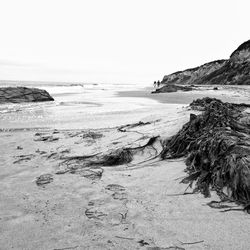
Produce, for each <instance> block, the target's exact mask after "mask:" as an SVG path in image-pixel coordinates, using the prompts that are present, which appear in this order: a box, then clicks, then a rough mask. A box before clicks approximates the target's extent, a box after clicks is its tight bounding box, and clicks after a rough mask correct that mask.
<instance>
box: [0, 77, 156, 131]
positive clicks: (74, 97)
mask: <svg viewBox="0 0 250 250" xmlns="http://www.w3.org/2000/svg"><path fill="white" fill-rule="evenodd" d="M4 86H26V87H36V88H41V89H45V90H47V91H48V92H49V93H50V95H51V96H52V97H53V98H54V99H55V101H54V102H37V103H21V104H2V105H0V130H2V131H5V130H22V129H23V130H26V129H29V130H30V129H34V130H36V129H40V128H41V129H44V128H48V129H86V128H104V127H113V126H118V125H122V124H124V123H131V121H132V122H133V121H135V122H136V121H138V119H139V117H142V116H148V115H149V114H150V113H154V109H155V107H156V106H157V105H159V103H158V102H157V101H156V100H152V99H149V98H141V97H120V96H118V95H117V93H118V91H129V90H134V91H135V90H137V91H138V90H143V89H144V88H145V86H142V85H136V84H97V83H94V84H82V83H60V82H26V81H0V87H4ZM135 114H138V115H139V117H138V115H137V116H135Z"/></svg>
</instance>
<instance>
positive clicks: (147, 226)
mask: <svg viewBox="0 0 250 250" xmlns="http://www.w3.org/2000/svg"><path fill="white" fill-rule="evenodd" d="M133 93H134V92H133ZM140 93H141V95H142V97H145V93H146V92H145V90H142V91H140ZM216 93H218V92H216ZM222 93H225V92H222ZM222 93H219V94H222ZM125 94H126V97H128V98H129V97H131V92H129V93H128V92H125ZM125 94H124V95H125ZM134 94H135V93H134ZM175 94H176V95H177V97H178V98H177V99H178V100H180V101H183V102H187V100H189V99H188V98H189V97H187V96H185V98H183V94H182V93H181V92H178V93H175ZM189 94H194V96H193V98H195V96H196V94H195V93H189ZM205 94H206V93H205ZM226 94H227V95H231V96H232V95H233V94H232V92H226ZM136 95H138V91H137V92H136ZM157 95H159V94H157ZM146 96H147V95H146ZM161 96H162V97H160V98H165V97H166V96H169V95H168V94H167V95H165V94H163V95H161ZM155 98H158V97H155ZM231 99H233V100H235V101H237V99H239V97H232V98H231ZM242 99H244V96H242ZM125 100H126V99H125ZM128 100H129V99H128ZM164 100H165V99H164ZM164 100H162V101H164ZM168 101H169V100H165V103H168ZM170 106H171V107H170ZM183 107H184V108H183ZM142 110H143V112H142ZM149 111H150V112H149ZM190 113H197V114H198V113H199V112H198V111H193V110H190V109H189V108H186V104H184V103H182V104H180V105H178V104H177V105H176V104H172V105H164V103H161V102H158V103H155V104H154V105H153V106H152V108H151V109H150V110H149V109H147V108H146V109H145V110H144V109H139V110H137V111H136V112H135V110H129V111H128V112H127V117H126V119H124V118H123V117H122V115H121V116H118V117H117V121H118V120H119V122H120V123H123V125H125V126H123V129H120V130H119V127H117V126H113V127H106V128H94V127H93V126H92V127H91V126H89V127H88V128H85V129H79V128H78V129H72V128H71V129H65V130H62V129H55V130H54V129H52V128H50V129H49V130H48V129H46V128H41V129H39V130H38V131H33V130H31V131H16V132H13V131H3V132H1V133H0V138H1V140H2V150H1V152H0V162H1V164H0V218H1V225H0V231H1V232H2V233H1V236H0V243H1V246H2V247H3V248H4V249H11V248H14V249H28V250H29V249H30V250H33V249H63V248H64V249H66V248H69V249H70V248H74V249H77V250H85V249H89V250H96V249H104V250H106V249H107V250H108V249H111V250H116V249H124V250H125V249H130V250H134V249H146V250H153V249H159V250H160V249H164V248H170V249H171V247H172V249H175V248H176V247H179V249H183V248H184V249H186V250H189V249H190V250H193V249H197V250H198V249H211V250H212V249H213V250H221V249H225V250H230V249H231V250H234V249H247V247H248V246H249V245H250V239H249V237H248V235H249V230H250V227H249V221H248V219H249V215H247V214H246V213H243V212H241V211H231V212H228V213H221V212H220V211H219V210H218V209H212V208H211V207H209V206H208V205H207V203H209V202H211V201H219V197H218V196H217V195H216V194H215V193H214V192H213V193H212V197H210V198H204V197H203V195H201V194H190V195H182V194H183V193H184V192H185V191H186V188H187V185H186V184H182V183H180V180H181V179H182V178H183V177H184V176H185V175H186V173H185V172H184V169H185V168H186V166H185V164H184V159H183V158H181V159H175V160H164V161H163V160H159V159H158V158H155V159H154V157H155V156H156V155H157V154H158V153H159V150H160V149H161V145H160V144H157V145H156V146H154V147H148V148H147V149H146V150H145V151H141V152H139V153H137V154H136V155H135V157H134V159H133V161H132V162H131V163H128V164H122V165H119V166H106V167H105V166H103V165H100V164H97V165H94V166H85V165H84V164H85V160H84V159H85V158H86V157H87V158H88V157H89V156H93V155H94V156H95V155H97V156H98V155H100V154H101V155H102V154H107V153H110V152H112V151H113V150H117V149H121V148H122V149H124V148H138V147H139V148H140V147H141V146H143V145H145V144H146V143H147V142H148V140H149V139H150V138H152V137H158V136H161V140H164V139H166V138H169V137H170V136H172V135H174V134H176V133H177V132H178V131H179V130H180V129H181V128H182V126H183V125H184V124H185V123H186V122H188V121H189V119H190ZM105 119H106V120H107V121H105ZM139 121H141V122H142V123H138V122H139ZM106 122H107V124H111V123H113V125H114V124H115V123H114V120H111V121H110V117H107V116H103V118H102V124H105V123H106ZM134 122H135V123H137V125H135V124H133V123H134ZM126 124H127V125H126ZM124 127H125V130H124ZM3 149H4V150H3ZM66 163H67V164H66ZM44 175H47V176H48V177H49V178H48V180H46V179H45V181H47V182H46V183H45V184H42V185H38V184H37V180H38V178H40V177H42V176H44ZM45 177H46V176H45ZM191 225H192V226H191ZM215 229H216V230H215ZM229 230H230V234H229V233H228V232H229ZM13 236H15V237H13ZM181 242H182V243H183V242H184V243H190V244H184V245H183V244H182V243H181ZM192 243H194V244H192ZM143 244H145V245H143Z"/></svg>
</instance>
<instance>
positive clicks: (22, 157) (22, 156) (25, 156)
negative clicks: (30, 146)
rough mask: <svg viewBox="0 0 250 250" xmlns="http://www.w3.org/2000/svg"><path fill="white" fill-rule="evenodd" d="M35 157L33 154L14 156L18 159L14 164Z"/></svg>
mask: <svg viewBox="0 0 250 250" xmlns="http://www.w3.org/2000/svg"><path fill="white" fill-rule="evenodd" d="M33 157H34V155H33V154H29V155H17V156H14V158H17V160H15V161H14V162H13V164H16V163H20V162H22V161H30V160H31V159H32V158H33Z"/></svg>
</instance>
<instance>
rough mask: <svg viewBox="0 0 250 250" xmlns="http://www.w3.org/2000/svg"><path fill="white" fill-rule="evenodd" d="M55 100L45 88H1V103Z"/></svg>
mask: <svg viewBox="0 0 250 250" xmlns="http://www.w3.org/2000/svg"><path fill="white" fill-rule="evenodd" d="M46 101H54V99H53V98H52V97H51V96H50V94H49V93H48V92H47V91H46V90H43V89H37V88H26V87H5V88H0V104H2V103H8V102H9V103H21V102H46Z"/></svg>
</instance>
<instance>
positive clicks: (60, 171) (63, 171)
mask: <svg viewBox="0 0 250 250" xmlns="http://www.w3.org/2000/svg"><path fill="white" fill-rule="evenodd" d="M68 172H69V169H60V170H58V171H56V172H55V174H58V175H59V174H66V173H68Z"/></svg>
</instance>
